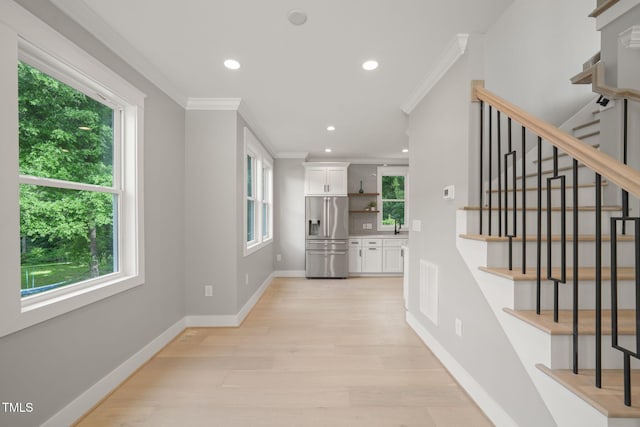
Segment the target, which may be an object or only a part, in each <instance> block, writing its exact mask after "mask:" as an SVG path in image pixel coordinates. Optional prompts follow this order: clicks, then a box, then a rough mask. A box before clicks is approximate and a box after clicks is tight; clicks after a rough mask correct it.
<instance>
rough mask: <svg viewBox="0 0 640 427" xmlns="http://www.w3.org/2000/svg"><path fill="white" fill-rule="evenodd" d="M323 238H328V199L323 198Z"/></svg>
mask: <svg viewBox="0 0 640 427" xmlns="http://www.w3.org/2000/svg"><path fill="white" fill-rule="evenodd" d="M324 237H325V238H327V237H329V199H328V198H327V197H325V198H324Z"/></svg>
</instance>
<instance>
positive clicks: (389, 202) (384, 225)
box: [378, 166, 409, 230]
mask: <svg viewBox="0 0 640 427" xmlns="http://www.w3.org/2000/svg"><path fill="white" fill-rule="evenodd" d="M408 171H409V170H408V168H407V167H404V166H402V167H401V166H393V167H392V166H381V167H379V168H378V193H379V195H378V210H379V211H380V212H379V213H378V230H393V229H394V228H395V227H396V224H398V225H400V224H402V225H405V224H406V223H407V218H408V200H407V196H408V194H409V192H408V185H409V174H408Z"/></svg>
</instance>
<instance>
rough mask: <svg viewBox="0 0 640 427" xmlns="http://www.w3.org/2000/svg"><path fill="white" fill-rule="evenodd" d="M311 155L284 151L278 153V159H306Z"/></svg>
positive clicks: (276, 156)
mask: <svg viewBox="0 0 640 427" xmlns="http://www.w3.org/2000/svg"><path fill="white" fill-rule="evenodd" d="M308 155H309V153H307V152H302V151H300V152H296V151H284V152H280V153H276V155H275V158H276V159H303V160H304V159H306V158H307V156H308Z"/></svg>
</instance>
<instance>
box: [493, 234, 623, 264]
mask: <svg viewBox="0 0 640 427" xmlns="http://www.w3.org/2000/svg"><path fill="white" fill-rule="evenodd" d="M566 245H567V246H566V261H567V266H569V267H572V266H573V242H571V241H567V243H566ZM541 249H542V265H543V266H544V267H546V266H547V242H545V241H543V242H542V245H541ZM512 251H513V268H514V269H515V268H517V267H522V242H520V241H514V242H513V246H512ZM617 256H618V265H619V266H621V267H623V266H626V267H628V266H633V265H634V262H635V260H634V242H633V241H624V242H618V254H617ZM595 259H596V248H595V242H593V241H591V242H578V266H579V267H593V266H595ZM508 260H509V243H508V242H491V243H489V245H488V251H487V266H488V267H506V266H508ZM561 261H562V245H561V242H552V243H551V266H553V267H559V266H560V264H561ZM536 262H537V244H536V241H535V240H533V241H532V240H527V246H526V265H527V267H534V266H535V265H536ZM610 265H611V242H609V241H604V242H603V243H602V266H604V267H607V266H610Z"/></svg>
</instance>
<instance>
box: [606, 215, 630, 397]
mask: <svg viewBox="0 0 640 427" xmlns="http://www.w3.org/2000/svg"><path fill="white" fill-rule="evenodd" d="M610 224H611V225H610V228H609V233H610V235H611V346H612V347H613V348H616V349H619V350H620V351H623V350H621V349H620V348H619V347H618V268H617V265H618V250H617V246H618V239H617V234H618V231H617V224H616V218H611V222H610ZM624 359H625V366H624V368H625V369H624V371H625V372H624V377H625V381H624V383H625V384H624V385H625V387H624V389H625V393H624V402H625V405H627V402H630V400H631V399H630V398H628V396H627V381H626V377H627V358H626V355H625V358H624Z"/></svg>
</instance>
